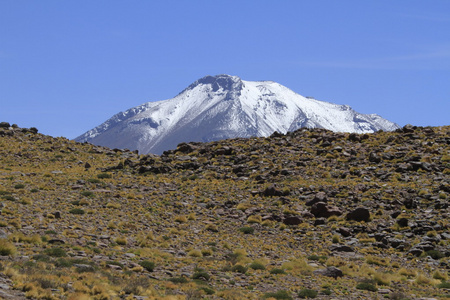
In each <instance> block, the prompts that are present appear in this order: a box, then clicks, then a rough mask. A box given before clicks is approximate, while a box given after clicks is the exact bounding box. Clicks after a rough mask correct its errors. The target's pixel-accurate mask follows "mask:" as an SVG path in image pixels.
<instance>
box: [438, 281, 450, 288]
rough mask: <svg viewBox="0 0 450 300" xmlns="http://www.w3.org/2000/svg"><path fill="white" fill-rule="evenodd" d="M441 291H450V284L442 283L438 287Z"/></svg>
mask: <svg viewBox="0 0 450 300" xmlns="http://www.w3.org/2000/svg"><path fill="white" fill-rule="evenodd" d="M437 287H438V288H440V289H450V282H445V281H444V282H441V283H439V284H438V285H437Z"/></svg>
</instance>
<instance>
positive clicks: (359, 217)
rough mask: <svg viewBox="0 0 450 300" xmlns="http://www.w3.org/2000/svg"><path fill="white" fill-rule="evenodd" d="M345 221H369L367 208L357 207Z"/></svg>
mask: <svg viewBox="0 0 450 300" xmlns="http://www.w3.org/2000/svg"><path fill="white" fill-rule="evenodd" d="M345 218H346V219H347V220H354V221H358V222H361V221H365V222H369V221H370V211H369V210H368V209H367V208H364V207H358V208H357V209H355V210H353V211H351V212H349V213H348V214H347V216H346V217H345Z"/></svg>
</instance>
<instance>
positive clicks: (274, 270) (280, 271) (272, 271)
mask: <svg viewBox="0 0 450 300" xmlns="http://www.w3.org/2000/svg"><path fill="white" fill-rule="evenodd" d="M270 274H286V271H285V270H283V269H280V268H273V269H272V270H270Z"/></svg>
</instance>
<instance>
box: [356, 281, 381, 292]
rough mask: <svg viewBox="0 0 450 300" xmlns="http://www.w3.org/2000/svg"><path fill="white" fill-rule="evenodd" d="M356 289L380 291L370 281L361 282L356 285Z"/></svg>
mask: <svg viewBox="0 0 450 300" xmlns="http://www.w3.org/2000/svg"><path fill="white" fill-rule="evenodd" d="M356 289H358V290H365V291H370V292H376V291H378V289H377V287H376V286H375V285H374V284H372V283H370V282H360V283H358V284H357V285H356Z"/></svg>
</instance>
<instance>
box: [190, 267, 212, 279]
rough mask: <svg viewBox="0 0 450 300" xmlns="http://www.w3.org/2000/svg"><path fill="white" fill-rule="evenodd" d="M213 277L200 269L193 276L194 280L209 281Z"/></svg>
mask: <svg viewBox="0 0 450 300" xmlns="http://www.w3.org/2000/svg"><path fill="white" fill-rule="evenodd" d="M210 278H211V276H210V275H209V274H208V272H206V271H205V270H203V269H198V270H197V271H196V272H195V273H194V274H192V279H200V280H206V281H208V280H209V279H210Z"/></svg>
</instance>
